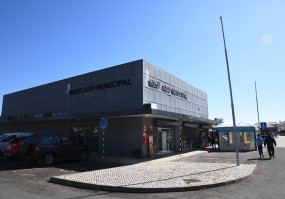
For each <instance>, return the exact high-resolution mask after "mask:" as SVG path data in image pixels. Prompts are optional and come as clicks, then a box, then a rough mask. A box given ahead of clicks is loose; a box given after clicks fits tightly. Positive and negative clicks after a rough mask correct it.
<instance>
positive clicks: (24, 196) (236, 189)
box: [0, 136, 285, 199]
mask: <svg viewBox="0 0 285 199" xmlns="http://www.w3.org/2000/svg"><path fill="white" fill-rule="evenodd" d="M277 145H278V146H279V147H277V148H276V158H275V159H271V160H270V159H269V158H268V154H267V151H266V150H265V148H264V154H265V159H264V160H259V159H258V157H259V156H258V152H257V151H254V152H246V153H240V154H239V155H240V162H241V163H246V164H257V169H256V171H255V172H254V175H253V177H252V178H251V179H249V180H248V181H244V182H241V183H237V184H233V185H229V186H223V187H218V188H212V189H205V190H199V191H190V192H171V193H149V194H135V193H112V192H103V191H92V190H84V189H77V188H72V187H68V186H62V185H57V184H52V183H49V182H48V180H49V178H50V176H54V175H61V174H68V173H73V172H78V171H89V170H95V169H102V168H108V167H113V166H118V165H114V164H107V163H95V162H92V161H89V162H86V163H77V162H69V163H60V164H58V165H57V166H56V167H39V166H38V165H30V164H28V163H27V162H24V161H20V160H16V161H7V160H6V159H5V158H4V157H3V156H1V157H0V190H1V191H0V198H1V199H14V198H15V199H16V198H17V199H18V198H21V199H38V198H42V199H48V198H58V199H75V198H83V199H91V198H144V199H145V198H157V199H158V198H194V199H195V198H217V199H218V198H219V199H220V198H225V199H231V198H234V199H236V198H243V199H244V198H248V199H255V198H256V199H263V198H273V199H283V198H285V183H284V182H285V172H284V171H283V168H284V165H285V136H283V137H281V136H280V137H278V138H277ZM184 161H189V162H232V163H235V162H236V154H235V153H221V152H211V153H203V154H200V155H197V156H192V157H189V158H187V159H184Z"/></svg>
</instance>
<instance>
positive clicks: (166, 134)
mask: <svg viewBox="0 0 285 199" xmlns="http://www.w3.org/2000/svg"><path fill="white" fill-rule="evenodd" d="M158 136H159V137H158V142H159V152H170V151H174V132H173V130H172V129H171V128H158Z"/></svg>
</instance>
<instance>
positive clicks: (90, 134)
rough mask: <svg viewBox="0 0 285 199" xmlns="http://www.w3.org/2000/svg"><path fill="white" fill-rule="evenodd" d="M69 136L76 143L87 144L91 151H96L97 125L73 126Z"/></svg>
mask: <svg viewBox="0 0 285 199" xmlns="http://www.w3.org/2000/svg"><path fill="white" fill-rule="evenodd" d="M70 136H71V139H72V140H73V141H74V142H75V143H77V144H78V145H83V146H88V147H89V149H90V151H91V152H97V151H98V140H99V131H98V127H73V128H71V135H70Z"/></svg>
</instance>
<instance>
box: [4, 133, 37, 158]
mask: <svg viewBox="0 0 285 199" xmlns="http://www.w3.org/2000/svg"><path fill="white" fill-rule="evenodd" d="M31 135H33V133H27V132H25V133H23V132H15V133H6V134H3V135H1V136H0V153H3V152H4V149H5V147H6V145H7V144H8V142H10V140H12V139H14V138H16V137H18V138H22V137H27V136H31Z"/></svg>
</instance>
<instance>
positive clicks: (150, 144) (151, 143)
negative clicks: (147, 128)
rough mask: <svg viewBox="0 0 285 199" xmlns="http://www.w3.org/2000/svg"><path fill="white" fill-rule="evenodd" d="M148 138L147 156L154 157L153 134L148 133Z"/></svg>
mask: <svg viewBox="0 0 285 199" xmlns="http://www.w3.org/2000/svg"><path fill="white" fill-rule="evenodd" d="M148 140H149V157H151V158H153V157H154V148H153V136H152V135H150V136H149V137H148Z"/></svg>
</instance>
